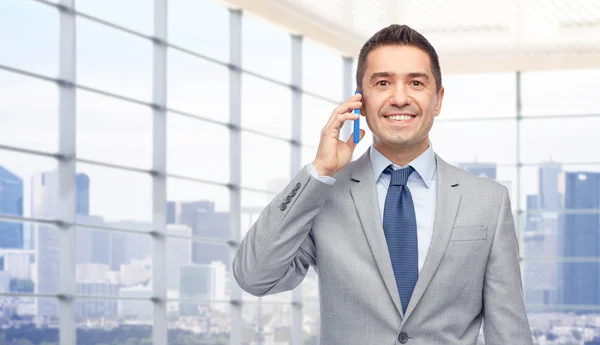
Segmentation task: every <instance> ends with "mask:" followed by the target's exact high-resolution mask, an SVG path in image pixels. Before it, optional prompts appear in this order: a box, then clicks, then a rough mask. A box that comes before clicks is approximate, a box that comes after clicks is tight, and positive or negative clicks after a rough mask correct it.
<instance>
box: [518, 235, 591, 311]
mask: <svg viewBox="0 0 600 345" xmlns="http://www.w3.org/2000/svg"><path fill="white" fill-rule="evenodd" d="M596 231H597V230H596ZM537 237H538V238H540V237H541V236H540V235H538V236H537ZM527 245H528V246H529V247H539V246H542V245H546V246H547V245H548V243H547V241H546V240H541V239H531V240H528V242H527ZM531 259H533V258H528V259H526V260H525V261H524V262H523V276H524V279H523V289H524V292H525V303H526V304H527V305H528V306H529V307H530V308H539V307H540V306H544V307H548V308H552V307H553V306H557V307H560V309H561V310H565V311H568V312H574V313H578V314H582V313H591V312H592V310H590V309H594V308H596V313H597V312H598V311H600V296H599V294H600V292H599V291H600V290H599V289H598V286H600V274H599V272H600V259H598V261H596V262H583V261H580V262H564V261H552V260H538V261H532V260H531ZM557 309H558V308H557Z"/></svg>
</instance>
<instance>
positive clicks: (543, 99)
mask: <svg viewBox="0 0 600 345" xmlns="http://www.w3.org/2000/svg"><path fill="white" fill-rule="evenodd" d="M599 89H600V69H594V70H570V71H544V72H527V73H523V74H522V75H521V92H522V96H521V97H522V100H523V101H522V102H523V103H522V104H523V108H522V112H523V115H526V116H539V115H565V116H568V115H574V114H598V113H600V104H599V103H598V102H597V101H596V100H597V99H598V93H597V90H599ZM544 127H546V126H544Z"/></svg>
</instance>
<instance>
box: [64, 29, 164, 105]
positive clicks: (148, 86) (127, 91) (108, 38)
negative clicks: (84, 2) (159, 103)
mask: <svg viewBox="0 0 600 345" xmlns="http://www.w3.org/2000/svg"><path fill="white" fill-rule="evenodd" d="M76 30H77V35H76V38H77V45H76V47H77V56H76V58H77V71H76V73H77V83H78V84H81V85H85V86H89V87H92V88H97V89H100V90H102V91H106V92H110V93H114V94H117V95H120V96H125V97H130V98H134V99H137V100H141V101H146V102H149V101H150V100H151V97H152V42H150V41H149V40H146V39H143V38H140V37H137V36H134V35H132V34H129V33H126V32H123V31H120V30H117V29H114V28H111V27H108V26H105V25H102V24H98V23H96V22H93V21H91V20H88V19H85V18H81V17H79V18H77V28H76Z"/></svg>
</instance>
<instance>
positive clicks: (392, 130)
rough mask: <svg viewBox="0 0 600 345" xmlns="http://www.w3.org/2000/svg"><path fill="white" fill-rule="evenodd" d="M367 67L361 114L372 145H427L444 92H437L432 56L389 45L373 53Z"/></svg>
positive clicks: (421, 51)
mask: <svg viewBox="0 0 600 345" xmlns="http://www.w3.org/2000/svg"><path fill="white" fill-rule="evenodd" d="M366 64H367V68H366V70H365V74H364V76H363V80H362V94H363V102H364V103H363V108H362V113H363V114H364V115H365V116H366V119H367V123H368V125H369V128H370V129H371V131H372V132H373V135H374V137H373V143H374V144H375V145H377V146H380V147H381V146H386V147H390V148H391V147H402V148H406V147H412V146H415V145H425V144H424V143H428V140H429V136H428V135H429V131H430V130H431V127H432V125H433V120H434V118H435V117H436V116H438V115H439V113H440V108H441V106H442V98H443V96H444V89H443V88H441V89H440V92H439V93H438V92H436V83H435V79H434V77H433V73H432V71H431V62H430V59H429V55H427V53H426V52H425V51H423V50H421V49H419V48H416V47H411V46H399V45H389V46H382V47H378V48H375V49H374V50H372V51H371V52H370V53H369V55H368V57H367V61H366ZM425 147H427V146H425Z"/></svg>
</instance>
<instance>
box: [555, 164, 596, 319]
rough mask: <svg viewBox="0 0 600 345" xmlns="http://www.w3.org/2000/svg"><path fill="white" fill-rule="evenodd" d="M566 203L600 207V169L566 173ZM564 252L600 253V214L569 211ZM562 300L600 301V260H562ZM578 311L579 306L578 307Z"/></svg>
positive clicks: (587, 303) (568, 255)
mask: <svg viewBox="0 0 600 345" xmlns="http://www.w3.org/2000/svg"><path fill="white" fill-rule="evenodd" d="M565 182H566V189H565V207H566V209H567V210H581V209H598V208H600V173H597V172H568V173H566V181H565ZM564 225H565V226H564V229H563V231H562V234H561V235H562V236H561V239H562V248H561V249H562V254H563V256H564V257H565V258H586V257H588V258H589V257H598V256H600V215H599V214H598V213H595V212H594V213H589V214H585V213H584V214H569V213H567V214H566V215H565V223H564ZM561 266H562V278H563V287H562V301H561V302H562V303H563V304H567V305H585V306H590V305H598V304H600V290H598V286H600V263H598V262H564V263H562V265H561ZM575 311H577V310H575Z"/></svg>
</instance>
